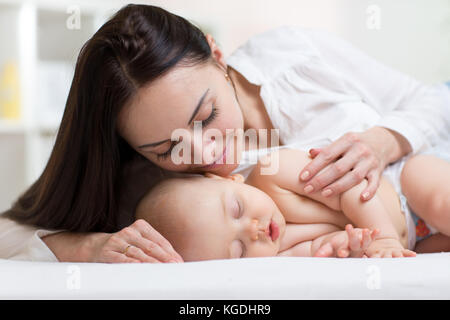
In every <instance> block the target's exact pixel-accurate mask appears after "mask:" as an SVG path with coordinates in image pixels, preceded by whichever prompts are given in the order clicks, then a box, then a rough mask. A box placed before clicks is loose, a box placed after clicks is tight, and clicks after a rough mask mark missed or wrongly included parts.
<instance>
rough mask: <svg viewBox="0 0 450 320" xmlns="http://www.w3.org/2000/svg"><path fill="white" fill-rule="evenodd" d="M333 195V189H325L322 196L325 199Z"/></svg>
mask: <svg viewBox="0 0 450 320" xmlns="http://www.w3.org/2000/svg"><path fill="white" fill-rule="evenodd" d="M332 193H333V191H331V189H325V190H324V191H323V192H322V196H324V197H328V196H329V195H330V194H332Z"/></svg>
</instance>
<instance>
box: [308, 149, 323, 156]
mask: <svg viewBox="0 0 450 320" xmlns="http://www.w3.org/2000/svg"><path fill="white" fill-rule="evenodd" d="M320 151H322V149H319V148H312V149H309V154H310V156H311V158H315V157H316V156H317V155H318V154H319V153H320Z"/></svg>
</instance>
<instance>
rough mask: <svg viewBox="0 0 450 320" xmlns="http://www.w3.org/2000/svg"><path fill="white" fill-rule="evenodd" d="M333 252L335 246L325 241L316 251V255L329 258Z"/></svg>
mask: <svg viewBox="0 0 450 320" xmlns="http://www.w3.org/2000/svg"><path fill="white" fill-rule="evenodd" d="M332 254H333V246H332V245H331V244H330V243H325V244H324V245H323V246H321V247H320V248H319V249H318V250H317V251H316V253H315V254H314V257H318V258H327V257H330V256H331V255H332Z"/></svg>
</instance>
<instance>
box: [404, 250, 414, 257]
mask: <svg viewBox="0 0 450 320" xmlns="http://www.w3.org/2000/svg"><path fill="white" fill-rule="evenodd" d="M403 256H404V257H415V256H416V253H415V252H414V251H411V250H408V249H406V250H403Z"/></svg>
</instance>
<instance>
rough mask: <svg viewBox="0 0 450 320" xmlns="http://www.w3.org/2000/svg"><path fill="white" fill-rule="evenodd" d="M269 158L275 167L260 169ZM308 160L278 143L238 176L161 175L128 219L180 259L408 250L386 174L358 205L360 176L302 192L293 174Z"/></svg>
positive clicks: (374, 254)
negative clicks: (340, 189) (330, 190)
mask: <svg viewBox="0 0 450 320" xmlns="http://www.w3.org/2000/svg"><path fill="white" fill-rule="evenodd" d="M275 156H276V157H278V161H279V170H278V171H277V172H276V173H275V174H272V175H262V174H261V172H262V171H261V169H262V168H263V167H264V166H270V161H274V159H275V158H274V157H275ZM309 161H311V158H309V156H308V154H307V153H306V152H303V151H300V150H293V149H281V150H279V151H276V152H275V153H272V154H270V155H268V156H266V157H264V158H261V159H260V161H259V162H258V164H257V165H256V166H255V168H254V169H253V170H252V172H251V173H250V175H249V176H248V178H247V180H246V181H244V178H243V177H242V176H241V175H232V176H229V177H220V176H216V175H213V174H205V177H188V178H182V179H169V180H166V181H163V182H162V183H160V184H159V185H157V186H156V187H155V188H153V189H152V190H150V191H149V193H147V195H145V196H144V197H143V198H142V200H141V201H140V203H139V204H138V206H137V209H136V218H137V219H145V220H146V221H148V222H149V223H150V224H151V225H152V226H153V227H154V228H155V229H156V230H158V231H159V232H160V233H161V234H162V235H163V236H164V237H165V238H166V239H167V240H169V242H170V243H171V244H172V245H173V247H174V249H175V250H176V251H177V252H178V253H180V255H181V256H182V257H183V259H184V260H185V261H199V260H211V259H230V258H243V257H265V256H300V257H313V256H314V257H412V256H415V252H413V251H411V250H408V249H407V248H406V246H407V239H408V234H407V228H406V221H405V217H404V215H403V213H402V212H401V208H400V202H399V198H398V195H397V194H396V192H395V190H394V188H393V187H392V186H391V185H390V183H389V182H388V181H387V180H386V179H384V178H382V180H381V182H380V186H379V188H378V191H377V193H376V195H375V196H374V197H373V198H372V199H370V200H369V201H366V202H364V203H363V202H361V201H360V200H359V194H360V193H361V191H362V190H363V188H365V187H366V185H367V180H363V182H362V183H360V184H359V185H357V186H355V187H353V188H351V189H349V190H347V191H346V192H344V193H342V194H341V195H337V196H330V197H323V196H322V195H321V193H320V192H317V193H312V194H305V193H304V191H303V188H304V183H301V182H299V180H298V178H297V173H298V172H301V169H302V168H303V167H304V166H305V165H306V164H307V163H308V162H309ZM325 169H326V168H325ZM325 169H324V170H325ZM354 226H355V227H354Z"/></svg>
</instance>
